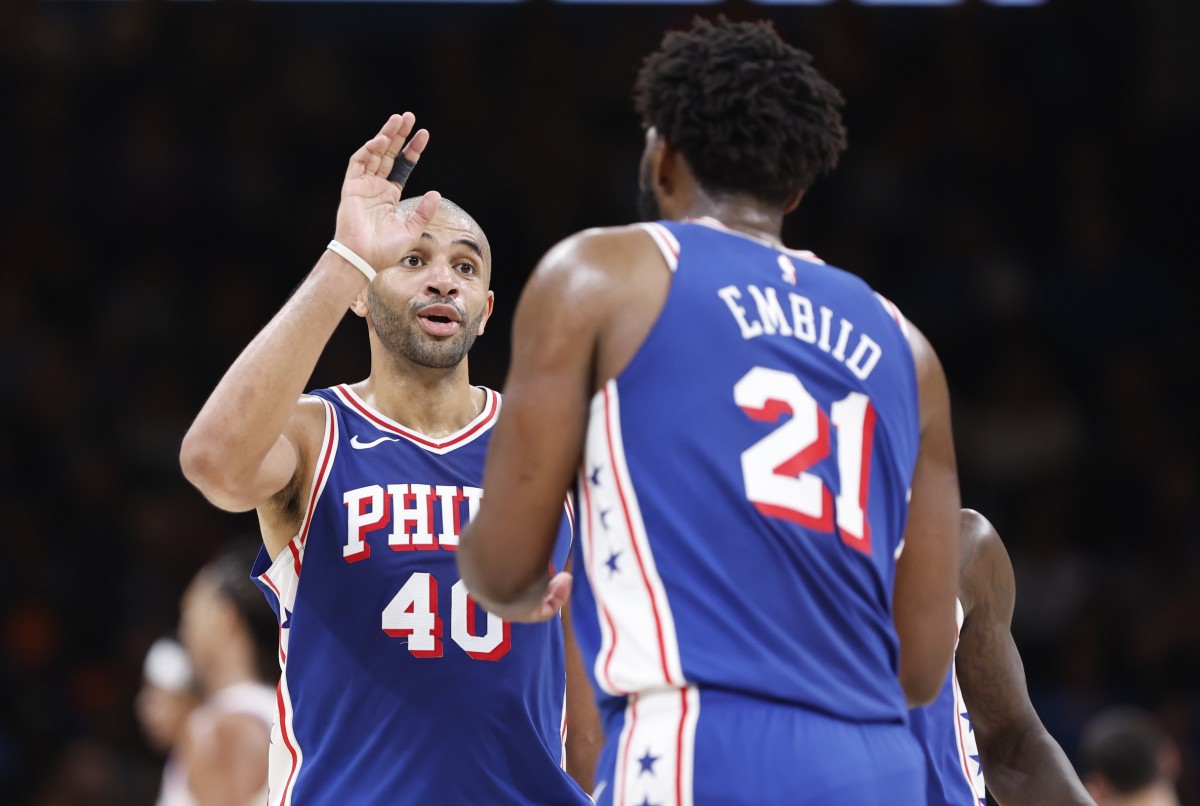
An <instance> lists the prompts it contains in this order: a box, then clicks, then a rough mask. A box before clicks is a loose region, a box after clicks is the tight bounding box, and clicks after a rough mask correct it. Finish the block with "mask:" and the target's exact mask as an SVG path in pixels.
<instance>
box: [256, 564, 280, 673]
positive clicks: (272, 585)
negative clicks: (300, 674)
mask: <svg viewBox="0 0 1200 806" xmlns="http://www.w3.org/2000/svg"><path fill="white" fill-rule="evenodd" d="M258 578H259V579H261V580H262V581H263V582H265V583H266V584H267V587H268V588H270V589H271V590H273V591H274V592H275V599H276V600H277V601H278V602H279V606H280V607H283V594H281V593H280V592H279V588H277V587H275V583H274V582H273V581H272V580H271V578H270V577H269V576H267V575H266V574H260V575H259V577H258ZM279 624H280V626H279V662H280V663H287V653H286V652H284V651H283V622H282V621H281V622H280V623H279Z"/></svg>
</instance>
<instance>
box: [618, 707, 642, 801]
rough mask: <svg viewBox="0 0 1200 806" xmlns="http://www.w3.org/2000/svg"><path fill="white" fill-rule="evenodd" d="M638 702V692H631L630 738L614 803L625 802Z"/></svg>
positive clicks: (626, 743) (626, 745)
mask: <svg viewBox="0 0 1200 806" xmlns="http://www.w3.org/2000/svg"><path fill="white" fill-rule="evenodd" d="M637 704H638V695H637V693H636V692H635V693H634V694H630V695H629V733H628V734H626V735H627V736H628V737H629V738H628V740H626V742H625V758H623V759H622V760H621V772H622V775H621V789H620V791H619V792H618V795H617V799H616V800H614V801H613V803H614V804H616V803H624V802H625V781H626V780H628V778H629V749H630V748H631V747H633V729H634V727H635V726H636V725H637Z"/></svg>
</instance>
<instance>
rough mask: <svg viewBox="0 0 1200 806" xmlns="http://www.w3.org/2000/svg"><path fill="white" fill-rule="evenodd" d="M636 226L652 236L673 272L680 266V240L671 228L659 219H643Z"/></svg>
mask: <svg viewBox="0 0 1200 806" xmlns="http://www.w3.org/2000/svg"><path fill="white" fill-rule="evenodd" d="M634 226H635V227H637V228H638V229H640V230H642V231H643V232H645V233H646V234H647V235H649V236H650V238H651V239H652V240H653V241H654V245H655V246H657V247H658V251H659V252H661V253H662V257H663V260H664V261H666V264H667V268H668V269H670V270H671V271H672V273H673V272H674V271H675V269H677V268H679V241H678V239H676V237H675V235H674V234H673V233H672V232H671V231H670V230H669V229H667V228H666V227H664V226H663V225H662V224H659V223H658V222H657V221H643V222H641V223H638V224H634Z"/></svg>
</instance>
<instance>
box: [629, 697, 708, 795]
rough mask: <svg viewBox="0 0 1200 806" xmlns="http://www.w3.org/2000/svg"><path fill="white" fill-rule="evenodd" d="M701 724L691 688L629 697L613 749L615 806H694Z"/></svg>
mask: <svg viewBox="0 0 1200 806" xmlns="http://www.w3.org/2000/svg"><path fill="white" fill-rule="evenodd" d="M699 718H700V691H699V690H698V689H697V688H696V687H694V686H689V687H687V688H674V689H665V690H661V691H655V692H651V693H648V694H633V695H630V697H629V703H628V704H627V705H626V706H625V724H624V726H623V727H622V729H621V737H620V740H619V743H618V745H617V763H616V770H615V774H614V775H613V783H612V787H613V793H612V803H613V806H634V805H635V804H641V803H670V804H673V806H692V803H693V795H694V793H693V789H692V785H693V781H694V775H695V751H696V723H697V721H698V720H699ZM647 772H649V773H651V774H650V775H645V774H644V773H647Z"/></svg>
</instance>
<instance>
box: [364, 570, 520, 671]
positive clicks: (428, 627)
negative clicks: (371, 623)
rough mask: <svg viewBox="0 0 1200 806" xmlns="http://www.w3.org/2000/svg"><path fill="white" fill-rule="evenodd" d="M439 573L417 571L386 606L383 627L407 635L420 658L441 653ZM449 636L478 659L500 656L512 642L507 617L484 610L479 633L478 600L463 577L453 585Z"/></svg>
mask: <svg viewBox="0 0 1200 806" xmlns="http://www.w3.org/2000/svg"><path fill="white" fill-rule="evenodd" d="M437 594H438V582H437V577H435V576H433V575H432V574H429V573H426V572H424V571H418V572H415V573H414V574H413V575H412V576H410V577H409V578H408V581H407V582H405V583H404V585H403V586H402V587H401V588H400V590H399V591H398V592H397V593H396V595H395V596H393V597H392V601H390V602H388V606H387V607H385V608H384V609H383V631H384V632H385V633H387V634H388V635H390V636H391V637H393V638H408V651H409V652H411V653H412V654H413V656H414V657H417V658H440V657H441V656H442V619H441V617H439V616H438V595H437ZM450 609H451V611H452V612H451V614H450V637H451V638H452V639H453V640H454V643H456V644H458V645H459V647H461V648H462V650H463V651H464V652H466V653H467V654H468V655H469V656H470V657H472V658H474V659H475V660H500V658H502V657H504V656H505V655H507V654H508V650H509V649H510V648H511V646H512V638H511V636H510V635H509V632H510V627H509V624H508V622H507V621H505V620H503V619H501V618H500V617H499V616H493V615H492V614H491V613H488V612H486V611H483V613H484V615H485V616H487V626H486V628H485V629H484V631H483V634H482V635H477V634H476V632H477V628H476V624H475V614H476V609H477V606H476V604H475V600H474V599H472V598H471V597H470V595H468V594H467V587H466V585H464V584H463V581H462V580H461V579H460V580H459V581H458V582H456V583H454V587H453V588H451V589H450Z"/></svg>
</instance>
